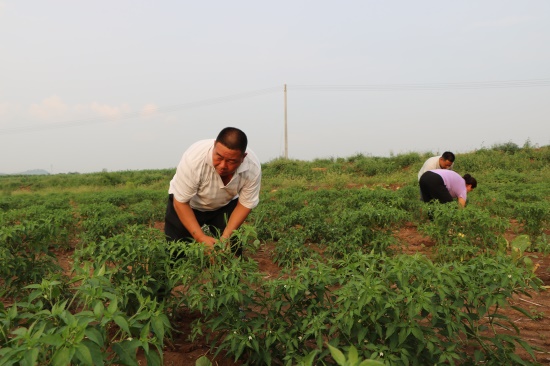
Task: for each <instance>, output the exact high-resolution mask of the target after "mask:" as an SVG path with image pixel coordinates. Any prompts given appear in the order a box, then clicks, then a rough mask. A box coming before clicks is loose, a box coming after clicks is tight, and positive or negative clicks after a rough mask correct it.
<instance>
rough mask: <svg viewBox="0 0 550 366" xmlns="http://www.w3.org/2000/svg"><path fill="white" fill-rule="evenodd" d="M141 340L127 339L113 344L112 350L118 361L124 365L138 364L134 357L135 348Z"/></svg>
mask: <svg viewBox="0 0 550 366" xmlns="http://www.w3.org/2000/svg"><path fill="white" fill-rule="evenodd" d="M140 345H141V342H140V341H138V340H136V339H132V340H130V339H127V340H124V341H122V342H119V343H115V344H113V350H114V351H115V352H116V354H117V356H118V363H121V364H123V365H126V366H139V365H138V362H137V357H136V350H137V348H138V347H139V346H140Z"/></svg>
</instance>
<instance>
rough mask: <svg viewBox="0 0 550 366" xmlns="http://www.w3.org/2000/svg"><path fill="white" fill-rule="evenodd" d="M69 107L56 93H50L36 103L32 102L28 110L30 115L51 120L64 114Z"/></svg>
mask: <svg viewBox="0 0 550 366" xmlns="http://www.w3.org/2000/svg"><path fill="white" fill-rule="evenodd" d="M68 110H69V107H68V106H67V104H65V102H63V101H62V100H61V98H60V97H58V96H57V95H52V96H51V97H48V98H46V99H44V100H43V101H42V102H40V103H38V104H32V105H31V106H30V109H29V112H30V114H31V116H32V117H34V118H38V119H41V120H51V119H56V118H60V117H63V116H64V115H66V113H67V111H68Z"/></svg>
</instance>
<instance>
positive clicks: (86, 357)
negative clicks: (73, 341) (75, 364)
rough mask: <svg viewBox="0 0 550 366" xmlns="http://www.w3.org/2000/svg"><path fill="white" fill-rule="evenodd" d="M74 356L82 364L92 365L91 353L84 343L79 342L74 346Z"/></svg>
mask: <svg viewBox="0 0 550 366" xmlns="http://www.w3.org/2000/svg"><path fill="white" fill-rule="evenodd" d="M76 357H77V358H78V359H79V360H80V361H81V362H82V363H83V364H84V365H90V366H94V362H93V360H92V353H91V352H90V350H89V349H88V347H86V345H84V344H82V343H80V344H78V345H77V346H76Z"/></svg>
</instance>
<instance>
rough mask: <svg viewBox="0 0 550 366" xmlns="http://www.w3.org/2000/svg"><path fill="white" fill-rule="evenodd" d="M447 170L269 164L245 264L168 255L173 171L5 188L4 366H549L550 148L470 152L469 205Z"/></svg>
mask: <svg viewBox="0 0 550 366" xmlns="http://www.w3.org/2000/svg"><path fill="white" fill-rule="evenodd" d="M433 155H436V154H432V153H414V152H411V153H407V154H400V155H395V156H390V157H372V156H364V155H356V156H352V157H348V158H331V159H317V160H314V161H296V160H284V159H277V160H273V161H270V162H268V163H265V164H263V167H262V168H263V180H262V192H261V201H260V204H259V206H258V207H257V208H256V209H255V210H254V211H253V213H252V215H251V216H250V217H249V218H248V220H247V222H246V223H245V225H243V227H241V229H240V230H239V231H238V232H237V233H235V235H236V237H237V239H238V240H239V241H240V242H241V243H242V245H243V246H244V248H245V250H244V255H243V257H241V258H236V257H234V256H233V255H232V254H230V253H228V252H227V251H225V250H224V248H223V247H222V246H219V247H217V248H216V250H215V251H214V252H213V253H205V252H204V250H203V248H202V246H201V245H200V244H197V243H177V244H172V245H171V246H167V243H166V241H165V239H164V236H163V231H162V228H163V220H164V210H165V206H166V200H167V189H168V184H169V181H170V179H171V178H172V175H173V174H174V170H173V169H166V170H146V171H124V172H101V173H94V174H57V175H49V176H0V187H1V191H0V209H1V211H0V263H1V264H2V265H1V266H0V289H1V290H0V291H1V292H0V297H1V299H2V302H1V304H0V366H2V365H50V364H51V365H143V364H147V365H212V364H214V365H304V366H307V365H478V364H479V365H499V366H500V365H538V364H550V295H549V294H548V293H549V291H548V289H549V286H550V240H549V238H550V229H549V223H550V183H549V182H550V146H543V147H538V146H531V145H530V144H529V142H526V143H525V145H524V146H522V147H520V146H518V145H516V144H514V143H505V144H500V145H495V146H493V147H491V148H482V149H479V150H476V151H474V152H470V153H464V154H457V160H456V162H455V166H454V170H455V171H457V172H458V173H460V174H461V175H463V174H465V173H470V174H472V175H473V176H474V177H476V179H477V180H478V188H477V189H475V190H474V191H473V192H471V193H470V194H469V197H468V205H467V207H466V208H464V209H458V208H457V207H456V205H454V204H448V205H439V204H425V203H423V202H421V201H420V200H419V187H418V184H417V172H418V170H419V169H420V167H421V166H422V164H423V162H424V161H425V160H426V159H427V158H428V157H430V156H433ZM428 213H430V216H432V220H429V219H428ZM167 288H168V289H172V291H171V292H170V293H167V292H166V291H165V289H167Z"/></svg>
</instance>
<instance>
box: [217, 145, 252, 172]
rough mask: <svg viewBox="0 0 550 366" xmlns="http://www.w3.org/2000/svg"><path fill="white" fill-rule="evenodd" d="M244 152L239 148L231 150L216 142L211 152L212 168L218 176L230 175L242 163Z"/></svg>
mask: <svg viewBox="0 0 550 366" xmlns="http://www.w3.org/2000/svg"><path fill="white" fill-rule="evenodd" d="M245 156H246V154H243V153H241V152H240V151H239V150H231V149H228V148H227V147H225V146H224V145H222V144H220V143H219V142H216V143H215V144H214V151H213V152H212V162H213V163H214V168H216V172H217V173H218V174H219V175H220V177H226V176H230V175H232V174H233V173H235V170H237V168H238V167H239V166H240V165H241V164H242V162H243V161H244V157H245Z"/></svg>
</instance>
